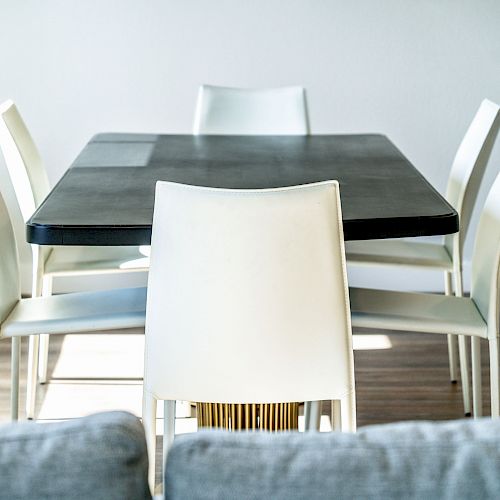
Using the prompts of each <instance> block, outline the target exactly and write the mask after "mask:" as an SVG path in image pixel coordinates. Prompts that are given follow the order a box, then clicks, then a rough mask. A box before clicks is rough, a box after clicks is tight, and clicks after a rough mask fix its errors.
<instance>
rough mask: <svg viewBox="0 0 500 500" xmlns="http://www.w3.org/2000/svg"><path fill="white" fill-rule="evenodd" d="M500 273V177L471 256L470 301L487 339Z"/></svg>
mask: <svg viewBox="0 0 500 500" xmlns="http://www.w3.org/2000/svg"><path fill="white" fill-rule="evenodd" d="M499 270H500V174H499V175H497V178H496V179H495V182H494V183H493V185H492V187H491V189H490V192H489V193H488V196H487V198H486V202H485V204H484V208H483V211H482V213H481V218H480V219H479V226H478V230H477V234H476V240H475V243H474V253H473V255H472V277H471V297H472V299H473V300H474V302H475V303H476V305H477V307H478V309H479V311H480V312H481V315H482V316H483V318H484V319H485V320H486V321H487V322H488V332H489V335H497V330H498V319H499V318H498V314H499V312H500V310H499V302H498V301H499V290H498V287H499V285H500V283H499Z"/></svg>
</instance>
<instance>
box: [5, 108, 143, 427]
mask: <svg viewBox="0 0 500 500" xmlns="http://www.w3.org/2000/svg"><path fill="white" fill-rule="evenodd" d="M0 149H1V150H2V153H3V156H4V158H5V164H6V167H7V170H8V177H10V181H11V183H12V190H13V192H14V195H13V196H11V199H10V200H9V201H12V203H10V204H9V206H8V208H9V213H10V216H11V220H12V221H13V225H14V232H15V236H16V242H17V245H18V249H19V253H20V254H21V255H22V256H26V255H32V263H31V261H30V264H29V265H30V267H31V265H32V266H33V278H32V296H33V297H37V296H40V295H42V296H44V297H46V296H50V295H51V294H52V281H53V278H55V277H58V276H79V275H89V274H105V273H123V272H138V271H147V269H148V265H149V259H148V258H147V257H146V256H145V252H144V251H141V249H140V248H139V247H77V246H58V247H56V246H36V245H30V244H29V243H27V242H26V236H25V234H26V227H25V221H26V220H27V219H28V218H29V217H30V216H31V215H32V214H33V212H34V211H35V209H36V208H37V207H38V206H39V205H40V203H41V202H42V201H43V200H44V198H45V197H46V196H47V194H48V193H49V191H50V187H49V181H48V178H47V173H46V171H45V168H44V165H43V162H42V160H41V158H40V154H39V153H38V150H37V148H36V145H35V143H34V142H33V139H32V138H31V135H30V133H29V131H28V129H27V128H26V125H25V124H24V122H23V120H22V118H21V116H20V114H19V112H18V110H17V108H16V106H15V104H14V103H13V102H12V101H10V100H9V101H6V102H4V103H3V104H1V105H0ZM5 178H6V176H3V182H5ZM6 189H7V187H6V186H2V192H3V191H4V190H6ZM6 194H7V193H6ZM6 194H4V197H6ZM23 260H24V259H23V258H21V261H23ZM39 338H40V337H39V336H33V337H30V344H29V355H28V358H29V359H28V386H27V401H26V412H27V415H28V418H33V417H34V410H35V391H36V381H37V371H36V369H35V367H36V366H37V364H38V358H39V355H38V352H39ZM48 348H49V337H48V335H44V336H42V337H41V348H40V367H39V368H40V370H39V377H40V381H41V382H45V380H46V377H47V357H48Z"/></svg>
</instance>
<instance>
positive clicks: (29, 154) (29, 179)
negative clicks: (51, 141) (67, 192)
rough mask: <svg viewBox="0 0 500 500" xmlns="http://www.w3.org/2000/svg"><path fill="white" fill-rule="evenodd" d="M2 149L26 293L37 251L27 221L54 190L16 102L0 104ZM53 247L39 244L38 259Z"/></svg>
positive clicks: (5, 193)
mask: <svg viewBox="0 0 500 500" xmlns="http://www.w3.org/2000/svg"><path fill="white" fill-rule="evenodd" d="M0 149H1V151H2V154H3V156H4V159H5V166H6V167H7V168H6V170H7V173H5V174H4V172H3V171H2V172H0V178H1V179H2V186H1V188H0V189H1V191H2V195H3V196H4V200H5V202H6V203H7V206H8V209H9V213H10V217H11V221H12V225H13V227H14V234H15V237H16V242H17V248H18V252H19V258H20V262H21V271H22V289H23V293H26V294H29V293H30V292H31V291H32V269H33V255H32V248H31V245H30V244H29V243H28V242H27V241H26V226H25V222H26V220H28V218H29V217H30V216H31V215H32V214H33V212H34V211H35V210H36V209H37V208H38V206H39V205H40V203H41V202H42V201H43V200H44V199H45V197H46V196H47V194H48V193H49V191H50V186H49V180H48V177H47V172H46V170H45V167H44V165H43V162H42V160H41V158H40V154H39V153H38V150H37V147H36V145H35V143H34V141H33V139H32V138H31V135H30V133H29V131H28V129H27V128H26V125H25V124H24V121H23V119H22V118H21V115H20V114H19V111H18V110H17V107H16V105H15V104H14V103H13V102H12V101H11V100H8V101H6V102H4V103H3V104H1V105H0ZM49 251H50V247H46V246H45V247H39V249H38V254H37V255H36V258H37V260H39V262H40V263H42V264H43V262H44V261H45V258H46V255H47V253H48V252H49Z"/></svg>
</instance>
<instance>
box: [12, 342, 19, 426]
mask: <svg viewBox="0 0 500 500" xmlns="http://www.w3.org/2000/svg"><path fill="white" fill-rule="evenodd" d="M20 357H21V339H20V337H12V339H11V368H10V369H11V375H10V418H11V420H12V421H13V422H15V421H16V420H18V419H19V360H20Z"/></svg>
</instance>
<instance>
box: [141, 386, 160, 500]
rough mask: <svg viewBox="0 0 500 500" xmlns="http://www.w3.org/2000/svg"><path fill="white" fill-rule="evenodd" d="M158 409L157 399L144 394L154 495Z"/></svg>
mask: <svg viewBox="0 0 500 500" xmlns="http://www.w3.org/2000/svg"><path fill="white" fill-rule="evenodd" d="M156 408H157V401H156V399H155V398H154V397H153V396H152V395H151V394H149V393H147V392H144V393H143V396H142V425H143V426H144V432H145V434H146V443H147V447H148V459H149V471H148V481H149V487H150V489H151V494H152V495H154V490H155V453H156Z"/></svg>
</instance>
